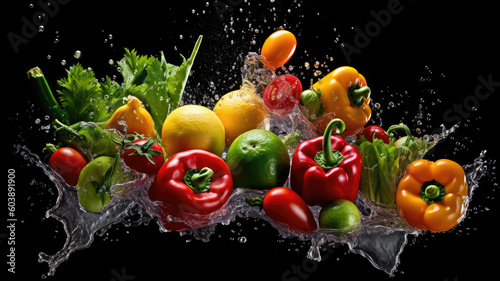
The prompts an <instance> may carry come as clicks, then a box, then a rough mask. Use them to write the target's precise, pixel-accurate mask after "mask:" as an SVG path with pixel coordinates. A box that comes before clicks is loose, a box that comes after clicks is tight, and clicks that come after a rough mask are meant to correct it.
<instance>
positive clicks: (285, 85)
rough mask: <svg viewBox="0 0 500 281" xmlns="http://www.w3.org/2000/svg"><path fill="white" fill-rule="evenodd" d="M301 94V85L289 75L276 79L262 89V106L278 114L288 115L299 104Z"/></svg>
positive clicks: (295, 78)
mask: <svg viewBox="0 0 500 281" xmlns="http://www.w3.org/2000/svg"><path fill="white" fill-rule="evenodd" d="M301 93H302V83H300V80H299V79H298V78H297V77H295V76H293V75H290V74H285V75H281V76H278V77H276V78H275V79H274V80H273V81H271V83H269V84H268V85H267V86H266V88H265V89H264V93H263V94H262V99H263V100H264V104H265V105H266V106H267V107H268V108H270V109H273V110H277V111H278V113H280V114H286V113H289V112H290V111H291V110H292V108H293V107H294V106H295V105H296V104H297V103H298V102H299V100H300V94H301Z"/></svg>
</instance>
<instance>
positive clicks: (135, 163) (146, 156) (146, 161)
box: [122, 138, 165, 175]
mask: <svg viewBox="0 0 500 281" xmlns="http://www.w3.org/2000/svg"><path fill="white" fill-rule="evenodd" d="M124 149H125V152H124V153H123V155H122V158H123V161H124V162H125V164H127V166H129V167H130V168H131V169H133V170H136V171H137V172H140V173H145V174H147V175H154V174H156V172H157V171H158V170H159V169H160V168H161V166H162V165H163V162H165V158H164V157H163V151H162V149H161V147H160V145H159V144H158V143H157V142H156V141H155V140H153V139H151V138H147V139H140V140H136V141H134V142H133V144H127V145H125V148H124Z"/></svg>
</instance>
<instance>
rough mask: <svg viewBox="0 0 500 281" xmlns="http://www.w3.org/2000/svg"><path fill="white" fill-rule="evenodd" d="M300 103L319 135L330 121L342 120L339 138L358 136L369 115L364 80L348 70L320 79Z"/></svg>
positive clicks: (338, 71)
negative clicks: (342, 127)
mask: <svg viewBox="0 0 500 281" xmlns="http://www.w3.org/2000/svg"><path fill="white" fill-rule="evenodd" d="M318 99H319V100H320V101H321V103H319V102H318ZM300 100H301V104H302V105H303V106H305V107H306V108H307V109H308V110H307V113H306V112H305V115H306V117H308V118H309V120H310V121H314V125H316V127H317V128H318V129H319V130H321V131H322V132H324V130H325V128H326V126H327V125H328V123H330V121H331V120H333V119H335V118H339V119H342V120H343V121H344V123H345V125H346V128H345V131H344V132H343V133H342V134H341V135H342V136H350V135H354V134H355V133H357V132H358V131H359V130H361V129H362V128H363V127H364V126H365V125H366V123H368V120H370V117H371V114H372V110H371V108H370V105H369V103H370V88H368V86H367V84H366V79H365V77H363V75H361V74H359V73H358V71H357V70H356V69H354V68H352V67H349V66H343V67H339V68H337V69H335V70H334V71H332V72H331V73H329V74H328V75H326V76H325V77H323V78H322V79H321V80H319V81H318V82H316V83H315V84H314V85H313V86H312V89H311V90H307V91H304V92H303V93H302V95H301V98H300ZM311 116H313V118H310V117H311ZM314 117H315V118H314Z"/></svg>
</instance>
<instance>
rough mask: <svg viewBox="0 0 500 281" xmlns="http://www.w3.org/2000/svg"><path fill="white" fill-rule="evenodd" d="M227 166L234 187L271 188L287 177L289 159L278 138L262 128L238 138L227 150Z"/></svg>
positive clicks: (279, 184) (280, 184) (281, 183)
mask: <svg viewBox="0 0 500 281" xmlns="http://www.w3.org/2000/svg"><path fill="white" fill-rule="evenodd" d="M226 163H227V165H228V167H229V169H230V170H231V175H232V176H233V183H234V186H235V187H247V188H254V189H271V188H274V187H277V186H282V185H283V184H284V183H285V181H286V180H287V178H288V173H289V170H290V156H289V155H288V152H287V149H286V147H285V145H284V144H283V142H282V141H281V139H280V138H279V137H278V136H276V135H275V134H273V133H272V132H269V131H266V130H264V129H253V130H250V131H248V132H245V133H243V134H241V135H239V136H238V137H237V138H236V139H235V140H234V141H233V143H232V144H231V146H230V147H229V150H228V151H227V156H226Z"/></svg>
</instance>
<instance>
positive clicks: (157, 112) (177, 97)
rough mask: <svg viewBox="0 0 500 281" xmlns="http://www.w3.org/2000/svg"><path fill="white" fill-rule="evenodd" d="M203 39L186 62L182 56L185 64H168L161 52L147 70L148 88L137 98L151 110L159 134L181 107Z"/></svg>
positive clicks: (199, 39) (146, 81) (146, 80)
mask: <svg viewBox="0 0 500 281" xmlns="http://www.w3.org/2000/svg"><path fill="white" fill-rule="evenodd" d="M202 38H203V37H202V36H200V37H199V38H198V40H197V41H196V44H195V46H194V48H193V51H192V52H191V56H190V57H189V59H187V60H186V58H184V57H183V56H182V55H181V56H182V58H183V62H182V64H181V65H180V66H175V65H173V64H169V63H167V61H166V59H165V56H164V54H163V52H161V57H160V60H158V59H154V60H153V61H152V63H151V65H149V67H148V68H147V72H148V76H147V77H146V79H145V80H144V82H145V83H146V84H147V85H148V87H147V88H146V89H145V91H144V92H142V94H140V95H138V96H137V97H138V98H139V99H140V100H141V101H142V102H143V104H145V106H146V108H147V109H148V110H149V113H150V114H151V117H152V118H153V121H154V122H155V130H156V131H157V132H161V130H162V127H163V122H164V121H165V118H167V115H168V114H170V112H172V110H174V109H176V108H177V107H179V104H180V101H181V99H182V93H183V91H184V87H185V86H186V83H187V80H188V78H189V72H190V70H191V67H192V65H193V62H194V59H195V57H196V54H197V52H198V49H199V47H200V44H201V40H202Z"/></svg>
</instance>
